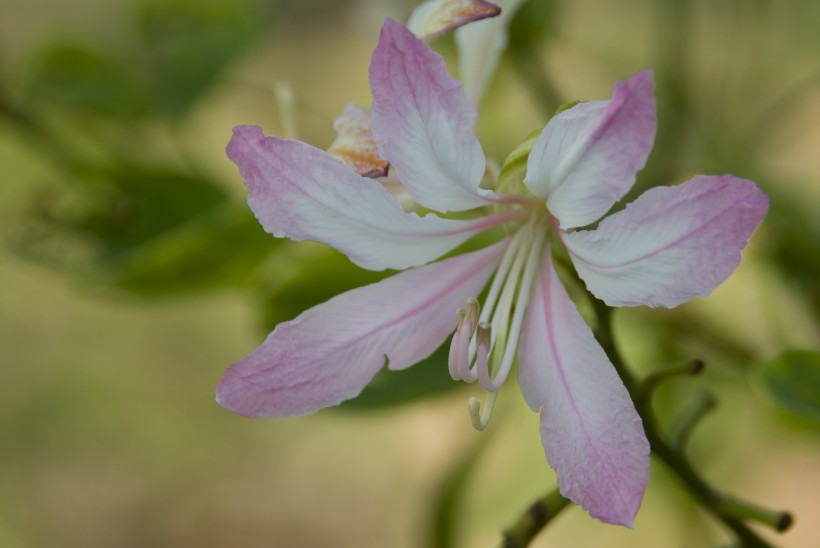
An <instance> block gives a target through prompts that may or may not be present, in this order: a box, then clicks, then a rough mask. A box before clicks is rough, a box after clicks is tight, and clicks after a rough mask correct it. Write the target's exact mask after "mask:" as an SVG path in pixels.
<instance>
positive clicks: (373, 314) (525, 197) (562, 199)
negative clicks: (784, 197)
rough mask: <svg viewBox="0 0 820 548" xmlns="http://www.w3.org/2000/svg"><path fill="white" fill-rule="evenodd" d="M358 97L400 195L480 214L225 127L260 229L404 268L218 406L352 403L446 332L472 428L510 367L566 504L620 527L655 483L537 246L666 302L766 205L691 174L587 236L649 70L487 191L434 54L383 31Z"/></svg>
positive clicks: (247, 378)
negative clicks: (480, 244) (485, 243)
mask: <svg viewBox="0 0 820 548" xmlns="http://www.w3.org/2000/svg"><path fill="white" fill-rule="evenodd" d="M370 83H371V89H372V93H373V106H372V116H371V120H370V123H371V126H372V135H373V137H374V139H375V143H376V145H377V147H378V155H379V156H380V157H382V158H384V159H385V160H387V161H388V162H389V163H390V165H391V169H393V170H395V173H396V175H397V176H398V178H399V179H400V180H401V181H402V183H403V185H404V188H405V189H406V191H407V192H408V193H409V194H410V195H411V196H412V197H413V198H414V199H415V200H416V201H417V202H418V203H419V204H421V205H422V206H424V207H426V208H428V209H432V210H435V211H439V212H442V213H446V212H450V211H456V212H465V211H468V210H471V211H473V212H474V213H475V215H474V216H473V217H471V218H467V219H464V218H460V219H452V218H446V217H443V216H439V215H435V214H427V215H424V216H419V215H418V214H416V213H414V212H409V213H408V212H405V211H404V210H403V209H402V208H401V207H400V205H399V203H398V202H397V200H396V199H395V198H394V196H393V195H391V194H390V193H389V192H388V191H387V190H385V188H384V187H383V186H382V185H381V184H379V183H378V182H376V181H374V180H372V179H369V178H366V177H363V176H361V175H359V174H357V173H356V172H355V170H354V169H353V167H351V166H350V165H348V164H345V163H344V162H342V161H340V160H339V159H338V158H336V157H334V156H332V155H330V154H328V153H326V152H324V151H321V150H319V149H317V148H314V147H312V146H310V145H308V144H305V143H302V142H299V141H293V140H287V139H280V138H278V137H265V136H264V135H263V133H262V130H261V129H259V128H258V127H253V126H240V127H237V128H236V129H235V131H234V136H233V138H232V139H231V142H230V144H229V145H228V155H229V156H230V158H231V159H232V160H233V161H234V162H235V163H236V164H237V165H238V167H239V170H240V172H241V174H242V176H243V177H244V179H245V183H246V185H247V188H248V193H249V197H248V203H249V205H250V207H251V209H252V210H253V211H254V213H255V214H256V216H257V218H258V219H259V221H260V222H261V224H262V226H263V227H264V228H265V230H267V231H268V232H271V233H272V234H273V235H274V236H277V237H289V238H292V239H295V240H314V241H319V242H323V243H326V244H328V245H331V246H333V247H335V248H337V249H339V250H341V251H342V252H344V253H345V254H346V255H347V256H348V257H349V258H350V259H351V260H352V261H353V262H354V263H356V264H358V265H360V266H362V267H364V268H368V269H373V270H380V269H385V268H394V269H407V270H405V271H404V272H400V273H398V274H396V275H394V276H393V277H391V278H388V279H385V280H383V281H381V282H378V283H375V284H372V285H368V286H365V287H360V288H357V289H354V290H351V291H348V292H346V293H343V294H341V295H338V296H337V297H334V298H333V299H331V300H329V301H327V302H326V303H324V304H321V305H318V306H316V307H314V308H311V309H310V310H307V311H306V312H304V313H303V314H301V315H300V316H299V317H298V318H296V319H294V320H292V321H289V322H285V323H282V324H280V325H279V326H277V328H276V329H275V330H274V331H273V332H272V333H271V334H270V335H269V336H268V338H267V339H266V340H265V342H264V343H262V345H261V346H259V347H258V348H257V349H256V350H254V351H253V352H252V353H251V354H249V355H248V356H246V357H245V358H243V359H241V360H239V361H238V362H236V363H235V364H233V365H232V366H231V367H230V368H229V369H228V370H227V372H226V373H225V376H224V377H223V378H222V380H221V382H220V383H219V386H218V388H217V400H218V401H219V403H220V404H221V405H222V406H224V407H225V408H227V409H229V410H231V411H233V412H235V413H238V414H240V415H245V416H251V417H289V416H294V415H302V414H306V413H311V412H314V411H316V410H318V409H320V408H322V407H327V406H331V405H336V404H338V403H340V402H342V401H344V400H346V399H349V398H353V397H355V396H356V395H358V394H359V393H360V392H361V390H362V389H363V388H364V386H365V385H366V384H367V383H368V382H369V381H370V380H371V379H372V378H373V376H374V375H375V374H376V373H377V372H378V371H379V370H380V369H381V368H382V367H383V366H384V365H385V364H386V365H387V367H388V368H389V369H392V370H401V369H404V368H407V367H409V366H411V365H413V364H415V363H417V362H419V361H421V360H422V359H424V358H426V357H428V356H429V355H430V354H431V353H432V352H433V351H434V350H435V349H436V348H437V347H438V346H440V345H441V344H442V343H443V342H444V341H445V339H446V338H447V337H448V335H449V334H450V333H451V332H452V331H453V330H454V329H455V334H454V336H453V338H452V342H451V346H450V363H449V366H450V373H451V375H452V376H453V378H454V379H460V380H465V381H467V382H473V381H478V383H479V384H480V385H481V386H482V387H483V388H484V389H485V390H486V391H487V392H488V394H489V396H488V405H487V406H485V408H484V414H483V415H481V414H480V412H479V411H480V410H479V409H478V407H479V406H478V405H477V402H476V401H473V402H472V403H471V414H472V416H473V422H474V424H475V425H476V426H477V427H479V428H482V427H483V426H484V425H485V424H486V420H487V411H488V409H490V408H491V404H492V401H493V399H494V397H495V394H496V393H497V390H498V389H499V388H500V387H501V385H502V384H503V383H504V381H505V379H506V378H507V377H508V375H509V374H510V372H511V371H512V369H513V365H514V364H515V363H516V361H517V364H518V379H519V384H520V386H521V390H522V392H523V394H524V398H525V399H526V401H527V403H528V404H529V405H530V407H531V408H532V409H533V410H534V411H536V412H540V415H541V438H542V441H543V444H544V449H545V452H546V456H547V460H548V461H549V463H550V465H551V466H552V467H553V468H554V469H555V471H556V472H557V475H558V483H559V486H560V488H561V492H562V493H563V494H564V495H565V496H566V497H568V498H570V499H571V500H572V501H573V502H575V503H577V504H579V505H581V506H582V507H584V508H585V509H586V510H587V511H588V512H589V513H590V514H591V515H592V516H594V517H596V518H598V519H601V520H603V521H606V522H609V523H616V524H623V525H626V526H631V524H632V522H633V519H634V517H635V514H636V513H637V510H638V507H639V506H640V503H641V500H642V497H643V493H644V490H645V488H646V484H647V481H648V473H649V444H648V442H647V440H646V437H645V435H644V432H643V428H642V424H641V419H640V417H639V416H638V414H637V412H636V411H635V408H634V406H633V404H632V401H631V400H630V398H629V395H628V393H627V391H626V389H625V388H624V385H623V383H622V382H621V380H620V379H619V377H618V375H617V374H616V372H615V370H614V368H613V367H612V365H611V364H610V362H609V360H608V359H607V356H606V354H605V353H604V352H603V350H602V349H601V347H600V346H599V345H598V343H597V342H596V340H595V338H594V336H593V334H592V331H591V330H590V328H589V327H588V326H587V324H586V323H585V322H584V320H583V319H582V317H581V316H580V314H579V313H578V311H577V310H576V308H575V305H574V304H573V303H572V301H571V300H570V298H569V296H568V294H567V291H566V290H565V288H564V286H563V285H562V284H561V281H560V280H559V278H558V276H557V274H556V270H555V267H554V265H553V262H552V254H551V251H550V248H551V246H554V245H563V246H565V247H566V250H567V252H568V254H569V257H570V258H571V260H572V262H573V264H574V265H575V268H576V270H577V272H578V274H579V276H580V277H581V278H582V279H583V281H584V282H585V283H586V285H587V288H588V289H589V291H590V292H592V293H593V294H594V295H595V296H596V297H598V298H599V299H601V300H603V301H604V302H606V303H607V304H608V305H610V306H633V305H641V304H643V305H649V306H666V307H673V306H677V305H678V304H680V303H682V302H684V301H686V300H689V299H691V298H693V297H696V296H706V295H708V294H710V293H711V292H712V291H713V290H714V289H715V287H717V285H719V284H720V283H721V282H723V280H725V279H726V278H727V277H728V276H729V275H730V274H731V273H732V272H733V271H734V269H735V268H736V267H737V265H738V263H739V261H740V252H741V250H742V249H743V247H744V246H745V245H746V242H747V240H748V239H749V237H750V236H751V234H752V233H753V232H754V230H755V228H756V227H757V225H758V224H759V223H760V221H761V220H762V218H763V216H764V215H765V212H766V210H767V208H768V200H767V198H766V196H765V195H764V194H763V193H762V192H761V191H760V190H759V189H758V188H757V186H756V185H755V184H754V183H753V182H752V181H748V180H743V179H739V178H736V177H734V176H732V175H723V176H706V175H700V176H697V177H694V178H693V179H691V180H690V181H688V182H686V183H683V184H680V185H677V186H670V187H659V188H654V189H652V190H650V191H648V192H646V193H645V194H643V195H642V196H640V197H639V198H638V199H637V200H635V201H634V202H632V203H631V204H629V205H628V206H627V207H626V208H625V209H623V210H621V211H619V212H617V213H614V214H612V215H609V216H608V217H606V218H604V219H603V220H602V221H600V223H599V224H598V226H597V228H595V229H594V230H584V229H583V227H585V226H587V225H590V224H592V223H595V222H596V221H599V220H600V219H601V217H603V216H604V215H605V214H606V213H607V212H608V211H609V210H610V208H611V207H612V206H613V205H614V204H615V203H616V202H618V201H619V200H620V199H621V198H622V197H623V196H624V195H625V194H626V192H627V191H628V190H629V189H630V188H631V187H632V185H633V183H634V181H635V175H636V173H637V172H638V171H639V170H640V169H641V168H642V167H643V166H644V164H645V162H646V159H647V156H648V155H649V152H650V149H651V148H652V144H653V142H654V138H655V127H656V125H655V104H654V99H653V95H652V91H653V80H652V75H651V73H650V72H649V71H644V72H640V73H638V74H636V75H634V76H632V77H631V78H630V79H628V80H627V81H626V82H625V83H616V84H615V87H614V90H613V95H612V98H611V99H609V100H606V101H591V102H586V103H580V104H577V105H576V106H574V107H572V108H569V109H567V110H564V111H563V112H561V113H559V114H557V115H556V116H555V117H554V118H553V119H552V120H551V121H550V122H549V123H548V124H547V125H546V126H545V127H544V129H543V130H542V131H541V133H540V135H539V136H538V137H537V138H534V139H532V140H530V141H529V142H528V143H527V144H525V145H524V147H523V148H521V147H519V149H518V151H517V153H514V154H513V155H511V158H513V157H515V158H518V161H519V162H520V163H521V164H522V165H523V164H524V162H525V164H526V176H525V177H523V176H521V177H518V178H516V177H514V176H506V177H505V176H504V175H502V179H501V180H500V182H499V185H498V186H497V187H496V188H494V189H486V188H482V187H481V186H480V183H481V181H482V179H483V178H484V176H485V156H484V153H483V151H482V148H481V145H480V144H479V142H478V140H477V139H476V137H475V134H474V123H475V117H476V112H475V109H474V108H473V107H472V106H471V104H470V102H469V101H468V100H467V99H466V98H465V96H464V94H463V93H462V90H461V86H460V85H459V83H458V82H456V81H455V80H453V79H452V78H451V77H450V76H449V75H448V73H447V70H446V67H445V64H444V62H443V60H442V59H441V58H440V57H439V56H438V55H437V54H435V53H434V52H432V51H431V50H430V49H429V48H428V47H427V46H425V45H424V44H423V43H422V42H420V41H419V39H418V38H416V37H415V36H414V35H413V33H412V32H410V31H408V30H407V29H406V28H405V27H403V26H402V25H400V24H399V23H396V22H395V21H392V20H388V21H387V22H386V23H385V24H384V26H383V27H382V31H381V36H380V39H379V43H378V46H377V47H376V50H375V52H374V54H373V59H372V62H371V65H370ZM359 114H361V113H357V116H358V115H359ZM530 148H531V151H529V149H530ZM528 151H529V153H528V156H527V152H528ZM516 154H518V155H517V156H516ZM524 159H526V161H525V160H524ZM513 171H514V170H513ZM520 171H523V170H520ZM462 217H464V215H462ZM501 225H503V226H504V227H505V228H506V229H507V231H508V233H509V234H510V235H509V236H508V237H506V238H504V239H502V240H501V241H499V242H497V243H496V244H494V245H491V246H490V247H487V248H485V249H482V250H479V251H474V252H470V253H464V254H462V255H457V256H454V257H451V258H447V259H444V260H442V261H440V262H435V263H431V264H427V263H428V262H430V261H432V260H434V259H436V258H437V257H440V256H441V255H443V254H445V253H447V252H448V251H450V250H452V249H454V248H456V247H457V246H459V245H460V244H461V243H463V242H465V241H466V240H468V239H469V238H471V237H472V236H474V235H475V234H478V233H479V232H482V231H485V230H488V229H491V228H493V227H498V226H501ZM491 279H492V282H491V283H490V280H491ZM488 283H489V289H488V290H487V292H486V295H485V297H484V298H483V306H481V307H479V304H478V301H477V297H479V296H480V295H482V293H483V290H484V288H485V286H487V284H488ZM465 303H466V306H465ZM460 307H463V308H460ZM457 309H458V310H459V314H460V316H456V315H455V312H456V310H457ZM456 320H458V322H457V321H456ZM456 323H458V325H456ZM516 358H517V360H516Z"/></svg>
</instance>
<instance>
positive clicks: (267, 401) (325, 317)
mask: <svg viewBox="0 0 820 548" xmlns="http://www.w3.org/2000/svg"><path fill="white" fill-rule="evenodd" d="M505 245H506V242H500V243H498V244H495V245H493V246H491V247H488V248H486V249H482V250H480V251H475V252H472V253H467V254H464V255H459V256H456V257H453V258H450V259H446V260H444V261H441V262H438V263H434V264H430V265H426V266H422V267H419V268H414V269H411V270H407V271H405V272H401V273H399V274H396V275H395V276H393V277H391V278H387V279H385V280H382V281H380V282H377V283H375V284H372V285H368V286H364V287H360V288H357V289H353V290H351V291H348V292H346V293H342V294H341V295H338V296H336V297H334V298H332V299H330V300H329V301H327V302H326V303H324V304H320V305H318V306H315V307H313V308H311V309H309V310H307V311H305V312H303V313H302V314H301V315H300V316H299V317H298V318H296V319H295V320H292V321H289V322H285V323H282V324H279V325H278V326H277V327H276V329H275V330H274V331H273V333H271V334H270V335H269V336H268V338H267V340H265V342H264V343H262V345H261V346H260V347H258V348H257V349H256V350H254V351H253V352H252V353H251V354H249V355H248V356H246V357H245V358H243V359H241V360H239V361H238V362H236V363H235V364H233V365H232V366H231V367H230V368H229V369H228V370H227V371H226V372H225V376H224V377H223V378H222V380H221V381H220V383H219V386H218V387H217V392H216V393H217V401H218V402H219V404H220V405H222V406H223V407H225V408H226V409H229V410H230V411H233V412H234V413H238V414H240V415H244V416H249V417H289V416H294V415H303V414H306V413H312V412H314V411H316V410H317V409H320V408H322V407H327V406H330V405H336V404H338V403H340V402H342V401H344V400H347V399H350V398H352V397H354V396H356V395H358V394H359V392H361V390H362V389H363V388H364V387H365V385H367V383H368V382H370V379H372V378H373V376H374V375H375V374H376V373H377V372H378V371H379V369H381V368H382V366H384V364H385V361H388V362H389V367H390V369H394V370H398V369H404V368H406V367H409V366H411V365H413V364H414V363H416V362H418V361H420V360H422V359H424V358H426V357H427V356H429V355H430V354H431V353H432V352H433V351H434V350H435V349H436V348H438V346H440V345H441V343H442V342H444V339H445V338H446V337H447V335H448V334H449V333H450V332H451V331H452V330H453V328H454V327H455V325H456V323H457V316H456V309H457V308H458V307H459V306H462V305H463V304H464V301H465V299H467V297H470V296H473V295H478V293H479V292H480V291H481V289H482V287H483V286H484V285H485V284H486V283H487V279H488V278H489V277H490V275H491V274H492V272H493V270H494V269H495V267H496V265H497V263H498V261H499V260H500V257H501V254H502V252H503V251H504V246H505Z"/></svg>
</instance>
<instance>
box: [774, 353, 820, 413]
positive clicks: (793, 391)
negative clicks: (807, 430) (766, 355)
mask: <svg viewBox="0 0 820 548" xmlns="http://www.w3.org/2000/svg"><path fill="white" fill-rule="evenodd" d="M762 374H763V382H764V385H765V386H766V388H767V389H768V391H769V393H770V394H771V395H772V397H773V398H774V400H775V401H776V402H777V403H778V404H779V405H780V407H782V408H783V409H785V410H787V411H790V412H791V413H794V414H796V415H798V416H800V417H802V418H804V419H808V420H810V421H812V422H815V423H818V424H820V352H818V351H815V350H787V351H786V352H784V353H782V354H780V355H779V356H777V357H776V358H774V359H772V360H771V361H769V362H768V363H766V364H765V365H764V368H763V372H762Z"/></svg>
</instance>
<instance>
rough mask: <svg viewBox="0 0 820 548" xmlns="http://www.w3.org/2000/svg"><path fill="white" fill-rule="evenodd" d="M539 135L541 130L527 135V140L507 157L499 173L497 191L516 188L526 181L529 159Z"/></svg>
mask: <svg viewBox="0 0 820 548" xmlns="http://www.w3.org/2000/svg"><path fill="white" fill-rule="evenodd" d="M539 135H541V128H539V129H536V130H535V131H533V132H532V133H530V134H529V135H527V138H526V140H525V141H524V142H523V143H521V144H520V145H518V146H517V147H515V149H514V150H513V151H512V152H510V153H509V154H508V155H507V158H505V159H504V163H503V164H502V165H501V170H500V171H499V173H498V185H496V189H497V190H506V189H512V188H515V187H516V186H517V185H519V184H521V183H522V182H523V181H524V176H525V175H526V174H527V159H528V158H529V157H530V151H532V147H533V145H534V144H535V141H536V139H538V136H539Z"/></svg>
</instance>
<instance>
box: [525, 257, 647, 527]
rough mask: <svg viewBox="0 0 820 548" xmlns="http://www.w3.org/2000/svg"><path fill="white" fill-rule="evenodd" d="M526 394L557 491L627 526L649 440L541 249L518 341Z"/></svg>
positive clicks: (643, 479) (640, 488)
mask: <svg viewBox="0 0 820 548" xmlns="http://www.w3.org/2000/svg"><path fill="white" fill-rule="evenodd" d="M518 359H519V371H518V379H519V383H520V385H521V390H522V391H523V393H524V398H525V399H526V400H527V403H528V404H529V405H530V407H532V409H533V410H535V411H538V410H539V409H540V410H541V441H542V442H543V444H544V450H545V452H546V455H547V460H548V461H549V463H550V466H552V468H553V469H554V470H555V472H556V473H557V474H558V486H559V487H560V489H561V493H562V494H563V495H564V496H565V497H567V498H569V499H570V500H572V501H573V502H574V503H576V504H578V505H580V506H582V507H583V508H584V509H586V510H587V511H588V512H589V513H590V515H592V516H593V517H595V518H597V519H600V520H601V521H605V522H607V523H614V524H619V525H625V526H627V527H631V526H632V522H633V520H634V518H635V514H636V513H637V512H638V508H639V506H640V504H641V500H642V498H643V493H644V490H645V489H646V485H647V483H648V481H649V442H648V441H647V440H646V435H645V434H644V431H643V424H642V422H641V418H640V417H639V416H638V413H637V412H636V411H635V406H634V405H633V404H632V400H631V399H630V398H629V394H628V393H627V391H626V388H624V385H623V383H622V382H621V379H620V378H619V377H618V375H617V373H616V372H615V369H614V368H613V367H612V364H611V363H610V362H609V359H608V358H607V356H606V354H605V353H604V351H603V350H602V349H601V347H600V345H599V344H598V342H597V341H596V340H595V337H593V335H592V331H591V330H590V328H589V326H587V324H586V323H585V322H584V320H583V318H581V315H580V314H579V313H578V310H577V309H576V308H575V304H574V303H573V302H572V301H571V300H570V298H569V295H567V292H566V289H564V286H563V285H562V284H561V281H560V280H559V279H558V277H557V275H556V272H555V269H554V268H553V266H552V259H551V257H550V255H549V251H547V252H546V253H545V254H544V258H543V264H542V267H541V271H540V274H539V278H538V280H537V282H536V284H535V288H534V289H533V295H532V300H531V302H530V304H529V307H528V308H527V315H526V318H525V320H524V327H523V330H522V333H521V342H520V346H519V349H518Z"/></svg>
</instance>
